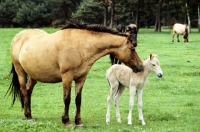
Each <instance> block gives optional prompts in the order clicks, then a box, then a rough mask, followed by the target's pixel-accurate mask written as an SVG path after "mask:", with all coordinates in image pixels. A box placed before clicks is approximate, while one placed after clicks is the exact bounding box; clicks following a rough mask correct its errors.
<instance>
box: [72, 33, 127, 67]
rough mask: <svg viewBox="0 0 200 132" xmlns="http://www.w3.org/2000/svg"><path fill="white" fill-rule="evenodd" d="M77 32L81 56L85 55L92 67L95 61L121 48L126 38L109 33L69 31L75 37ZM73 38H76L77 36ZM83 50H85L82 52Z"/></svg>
mask: <svg viewBox="0 0 200 132" xmlns="http://www.w3.org/2000/svg"><path fill="white" fill-rule="evenodd" d="M77 32H78V33H79V34H81V35H82V36H81V37H80V39H79V40H78V41H77V43H79V46H80V47H82V51H83V54H84V55H86V56H85V57H86V58H85V59H86V60H87V62H88V63H89V65H92V64H93V63H94V62H95V61H96V60H98V59H99V58H101V57H103V56H105V55H107V54H109V53H114V52H117V51H118V50H117V49H118V47H120V46H122V44H124V43H126V41H127V39H126V37H123V36H119V35H114V34H111V33H103V32H94V31H88V30H78V29H75V30H73V29H72V30H71V34H72V35H73V34H75V35H76V34H77ZM75 38H77V36H76V37H75ZM86 42H87V43H86ZM84 48H86V49H85V50H84ZM88 49H89V51H88ZM84 51H85V52H84Z"/></svg>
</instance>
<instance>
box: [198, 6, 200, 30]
mask: <svg viewBox="0 0 200 132" xmlns="http://www.w3.org/2000/svg"><path fill="white" fill-rule="evenodd" d="M199 6H200V3H199V4H198V29H199V30H198V32H199V33H200V10H199Z"/></svg>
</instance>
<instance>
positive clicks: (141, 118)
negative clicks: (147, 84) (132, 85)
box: [137, 89, 146, 125]
mask: <svg viewBox="0 0 200 132" xmlns="http://www.w3.org/2000/svg"><path fill="white" fill-rule="evenodd" d="M142 93H143V89H138V90H137V98H138V113H139V120H140V121H141V123H142V125H146V123H145V121H144V117H143V112H142Z"/></svg>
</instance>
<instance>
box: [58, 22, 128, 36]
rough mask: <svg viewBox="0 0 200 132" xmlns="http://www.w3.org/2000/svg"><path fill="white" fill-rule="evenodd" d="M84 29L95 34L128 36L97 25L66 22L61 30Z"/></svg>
mask: <svg viewBox="0 0 200 132" xmlns="http://www.w3.org/2000/svg"><path fill="white" fill-rule="evenodd" d="M70 28H73V29H85V30H90V31H96V32H105V33H111V34H115V35H119V36H125V37H127V36H128V35H127V34H125V33H120V32H119V31H117V30H113V29H111V28H108V27H105V26H102V25H99V24H87V23H70V22H67V24H66V25H64V26H63V27H62V28H61V30H64V29H70Z"/></svg>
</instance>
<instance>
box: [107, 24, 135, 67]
mask: <svg viewBox="0 0 200 132" xmlns="http://www.w3.org/2000/svg"><path fill="white" fill-rule="evenodd" d="M123 27H124V28H125V26H124V24H119V25H118V26H117V30H118V31H119V32H123V31H124V30H122V29H123ZM124 32H126V33H129V34H130V35H131V42H132V44H133V45H134V47H136V46H137V33H138V29H137V26H136V25H135V24H129V25H128V26H127V28H126V31H124ZM110 60H111V64H112V65H113V64H121V61H119V60H118V59H117V58H116V57H115V56H114V55H112V54H110Z"/></svg>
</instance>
